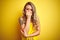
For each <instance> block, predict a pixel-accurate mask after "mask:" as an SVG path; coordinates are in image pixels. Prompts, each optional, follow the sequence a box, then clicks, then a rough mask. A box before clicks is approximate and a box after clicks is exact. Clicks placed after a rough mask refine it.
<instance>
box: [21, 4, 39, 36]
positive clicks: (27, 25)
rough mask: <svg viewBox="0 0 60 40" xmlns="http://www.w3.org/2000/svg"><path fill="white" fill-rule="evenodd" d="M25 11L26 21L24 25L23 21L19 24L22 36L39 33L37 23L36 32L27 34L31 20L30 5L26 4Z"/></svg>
mask: <svg viewBox="0 0 60 40" xmlns="http://www.w3.org/2000/svg"><path fill="white" fill-rule="evenodd" d="M25 12H26V16H27V21H26V25H25V24H24V23H23V22H22V21H21V22H22V23H23V24H21V30H20V31H21V33H22V35H23V36H24V37H33V36H37V35H39V34H40V28H39V23H38V27H36V32H34V33H32V34H29V35H28V34H27V33H28V32H29V28H30V22H31V16H32V7H31V6H30V5H27V6H26V9H25ZM21 19H22V18H21ZM22 20H23V19H22Z"/></svg>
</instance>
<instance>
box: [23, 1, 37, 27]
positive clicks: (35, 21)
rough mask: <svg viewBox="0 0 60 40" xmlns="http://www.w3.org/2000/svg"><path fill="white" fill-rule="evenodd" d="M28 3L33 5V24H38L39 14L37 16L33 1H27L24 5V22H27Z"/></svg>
mask: <svg viewBox="0 0 60 40" xmlns="http://www.w3.org/2000/svg"><path fill="white" fill-rule="evenodd" d="M27 5H30V6H31V7H32V16H31V21H32V23H33V26H38V25H37V24H38V21H37V20H38V19H37V16H36V8H35V6H34V4H33V3H32V2H27V3H26V4H25V6H24V9H23V19H24V23H25V24H26V19H27V17H26V12H25V9H26V6H27Z"/></svg>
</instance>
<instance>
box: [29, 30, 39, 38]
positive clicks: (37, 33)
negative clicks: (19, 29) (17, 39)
mask: <svg viewBox="0 0 60 40" xmlns="http://www.w3.org/2000/svg"><path fill="white" fill-rule="evenodd" d="M39 34H40V32H39V31H36V32H34V33H32V34H30V35H28V37H33V36H37V35H39Z"/></svg>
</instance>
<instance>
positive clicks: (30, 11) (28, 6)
mask: <svg viewBox="0 0 60 40" xmlns="http://www.w3.org/2000/svg"><path fill="white" fill-rule="evenodd" d="M25 12H26V13H27V12H28V13H32V7H31V5H27V6H26V9H25Z"/></svg>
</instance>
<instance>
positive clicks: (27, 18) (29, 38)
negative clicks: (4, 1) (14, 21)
mask: <svg viewBox="0 0 60 40" xmlns="http://www.w3.org/2000/svg"><path fill="white" fill-rule="evenodd" d="M20 26H21V28H20V32H21V34H22V35H21V37H22V40H37V39H36V38H35V39H34V37H36V36H38V35H39V34H40V27H39V22H38V19H37V16H36V9H35V6H34V4H33V3H31V2H27V3H26V5H25V6H24V9H23V16H22V17H21V18H20Z"/></svg>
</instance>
